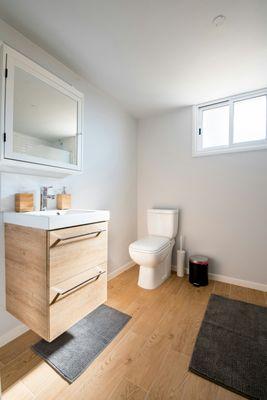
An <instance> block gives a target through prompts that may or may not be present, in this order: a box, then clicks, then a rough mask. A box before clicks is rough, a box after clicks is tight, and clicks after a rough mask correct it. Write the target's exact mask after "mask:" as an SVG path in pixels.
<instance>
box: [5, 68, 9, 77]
mask: <svg viewBox="0 0 267 400" xmlns="http://www.w3.org/2000/svg"><path fill="white" fill-rule="evenodd" d="M7 77H8V69H7V68H6V69H5V78H7Z"/></svg>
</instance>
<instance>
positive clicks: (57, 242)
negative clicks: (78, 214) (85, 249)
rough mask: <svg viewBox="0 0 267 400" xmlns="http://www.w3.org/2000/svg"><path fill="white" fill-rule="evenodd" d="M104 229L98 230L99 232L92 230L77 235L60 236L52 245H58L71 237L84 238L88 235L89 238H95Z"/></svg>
mask: <svg viewBox="0 0 267 400" xmlns="http://www.w3.org/2000/svg"><path fill="white" fill-rule="evenodd" d="M101 232H102V231H97V232H90V233H82V234H80V235H76V236H69V237H65V238H58V239H57V240H56V241H55V243H53V244H52V246H51V247H56V246H57V245H58V244H59V243H60V242H65V241H67V240H71V239H82V238H84V237H88V238H89V239H90V238H91V239H93V238H96V237H98V236H99V235H100V233H101Z"/></svg>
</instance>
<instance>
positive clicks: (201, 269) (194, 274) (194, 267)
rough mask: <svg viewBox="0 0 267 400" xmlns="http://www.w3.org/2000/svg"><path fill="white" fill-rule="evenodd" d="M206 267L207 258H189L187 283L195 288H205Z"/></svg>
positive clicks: (206, 283) (207, 281)
mask: <svg viewBox="0 0 267 400" xmlns="http://www.w3.org/2000/svg"><path fill="white" fill-rule="evenodd" d="M208 266H209V259H208V257H205V256H191V257H189V282H190V283H192V284H193V285H195V286H207V285H208V283H209V279H208Z"/></svg>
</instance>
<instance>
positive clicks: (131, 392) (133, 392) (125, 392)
mask: <svg viewBox="0 0 267 400" xmlns="http://www.w3.org/2000/svg"><path fill="white" fill-rule="evenodd" d="M146 395H147V393H146V392H145V391H144V390H143V389H141V388H140V387H138V386H136V385H134V384H133V383H132V382H130V381H128V380H127V379H123V380H122V381H121V382H120V383H119V385H118V386H117V387H116V388H115V390H114V392H113V393H112V394H111V396H110V397H109V398H108V399H107V400H144V399H145V398H146Z"/></svg>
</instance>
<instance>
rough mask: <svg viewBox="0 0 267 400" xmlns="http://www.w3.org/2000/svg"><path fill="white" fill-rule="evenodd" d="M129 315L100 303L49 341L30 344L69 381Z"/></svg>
mask: <svg viewBox="0 0 267 400" xmlns="http://www.w3.org/2000/svg"><path fill="white" fill-rule="evenodd" d="M130 318H131V317H130V316H129V315H127V314H124V313H122V312H120V311H118V310H115V309H114V308H111V307H108V306H106V305H104V304H102V305H101V306H99V307H98V308H97V309H96V310H94V311H93V312H91V313H90V314H88V315H87V316H86V317H85V318H83V319H82V320H81V321H79V322H77V324H75V325H74V326H73V327H72V328H70V329H69V330H68V331H67V332H65V333H63V334H62V335H61V336H59V337H58V338H57V339H55V340H53V342H51V343H48V342H46V341H45V340H40V342H38V343H36V344H35V345H34V346H32V349H33V350H34V352H35V353H37V354H38V355H40V356H41V357H42V358H43V359H44V360H45V361H46V362H47V363H48V364H49V365H51V367H53V368H54V369H55V370H56V371H57V372H58V373H59V374H60V375H61V376H62V377H63V378H64V379H66V380H67V381H68V382H69V383H72V382H73V381H75V379H76V378H78V376H79V375H81V374H82V372H83V371H84V370H85V369H86V368H87V367H88V366H89V365H90V364H91V363H92V362H93V361H94V359H95V358H96V357H97V356H98V355H99V353H101V351H102V350H104V348H105V347H106V346H107V345H108V344H109V343H110V342H111V341H112V340H113V339H114V337H115V336H116V335H117V334H118V333H119V332H120V331H121V329H122V328H123V327H124V325H125V324H126V323H127V322H128V321H129V319H130Z"/></svg>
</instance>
